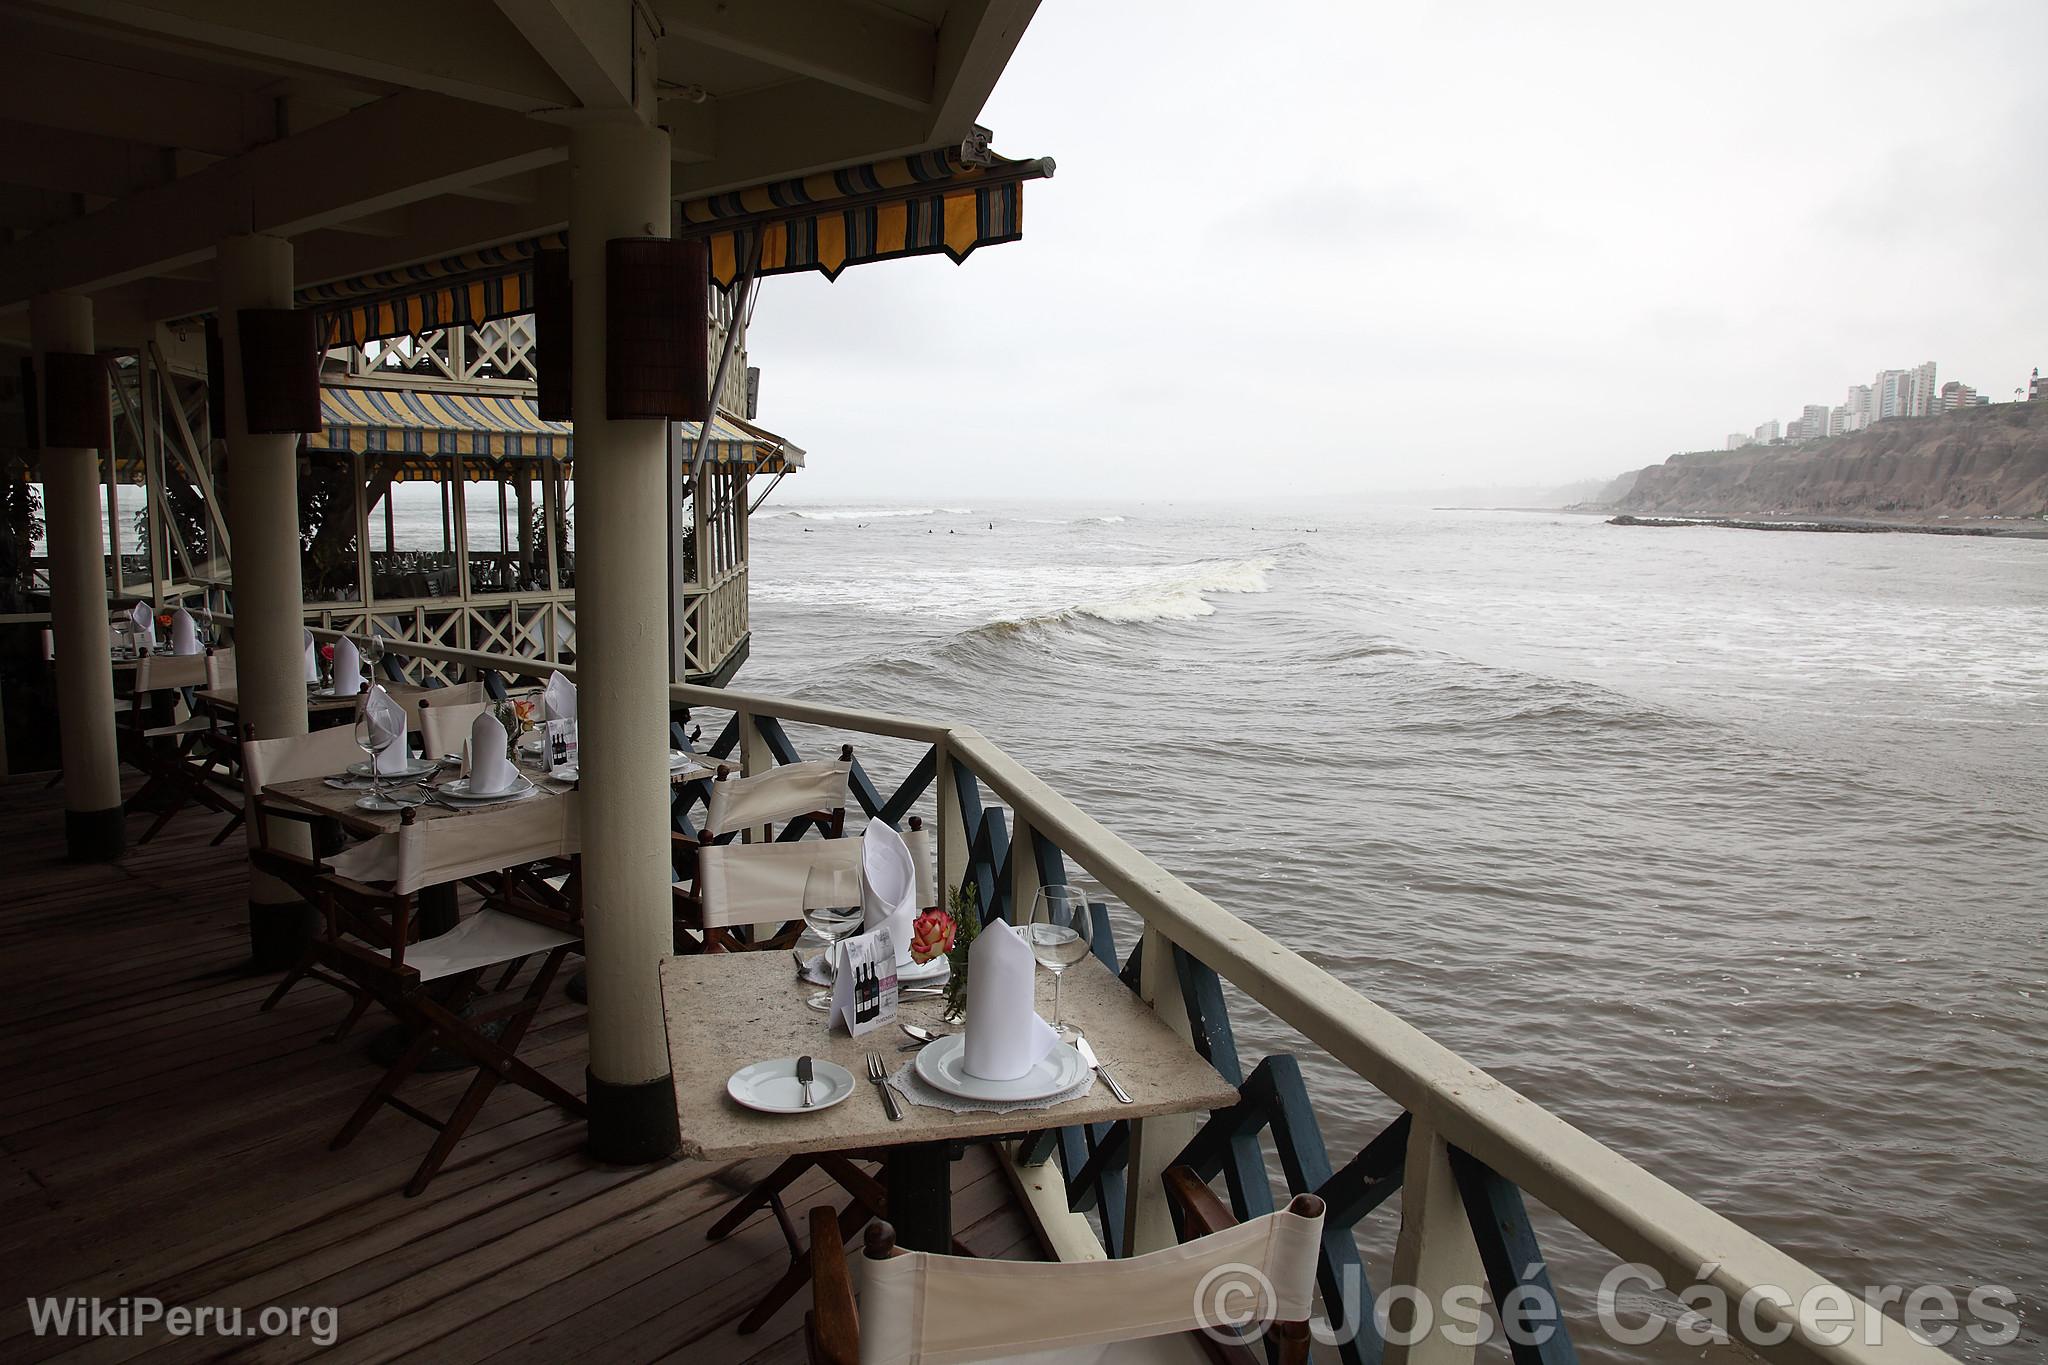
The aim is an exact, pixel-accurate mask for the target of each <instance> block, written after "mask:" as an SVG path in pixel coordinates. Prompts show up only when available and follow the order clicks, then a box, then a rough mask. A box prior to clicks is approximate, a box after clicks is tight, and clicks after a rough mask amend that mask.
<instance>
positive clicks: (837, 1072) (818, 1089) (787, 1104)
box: [725, 1057, 853, 1114]
mask: <svg viewBox="0 0 2048 1365" xmlns="http://www.w3.org/2000/svg"><path fill="white" fill-rule="evenodd" d="M796 1063H797V1059H796V1058H794V1057H777V1058H776V1059H775V1060H774V1061H770V1062H755V1063H754V1064H753V1065H752V1066H743V1067H741V1068H740V1069H739V1070H738V1071H735V1072H733V1073H732V1078H731V1079H730V1080H728V1081H727V1082H726V1083H725V1093H726V1094H728V1095H730V1096H732V1097H733V1100H734V1101H735V1102H736V1103H739V1104H743V1105H745V1106H746V1107H747V1108H749V1109H758V1110H760V1111H761V1112H762V1113H764V1114H814V1113H816V1112H817V1111H818V1110H820V1109H830V1108H831V1107H832V1106H833V1105H835V1104H837V1103H839V1102H840V1101H841V1100H843V1099H845V1098H846V1097H847V1096H848V1095H851V1094H852V1093H853V1073H852V1072H851V1071H848V1070H847V1069H846V1068H845V1067H843V1066H841V1065H839V1064H838V1063H837V1062H828V1061H826V1060H824V1059H823V1058H822V1057H814V1058H812V1059H811V1106H810V1108H808V1109H806V1108H805V1107H804V1088H803V1084H802V1082H800V1081H798V1080H797V1078H796Z"/></svg>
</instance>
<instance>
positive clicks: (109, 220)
mask: <svg viewBox="0 0 2048 1365" xmlns="http://www.w3.org/2000/svg"><path fill="white" fill-rule="evenodd" d="M565 139H566V133H565V131H564V130H563V129H561V128H558V127H554V126H552V125H549V124H546V123H541V122H538V121H536V120H533V119H527V118H521V117H519V116H517V115H514V114H507V113H503V112H501V111H497V110H491V109H485V108H481V107H479V106H477V105H474V104H468V103H464V102H462V101H460V100H453V99H449V98H448V97H446V96H443V95H434V94H428V93H427V92H425V91H418V90H409V91H406V92H404V93H402V94H397V95H393V96H390V97H389V98H387V99H382V100H378V101H377V102H375V103H374V104H367V105H364V106H363V107H362V108H360V109H356V110H353V111H351V112H350V113H347V114H344V115H342V116H341V117H340V118H336V119H332V120H330V121H328V122H326V123H323V124H320V125H319V126H318V127H315V128H313V129H310V130H309V131H307V132H305V133H301V134H299V135H298V136H296V137H290V138H283V139H280V140H279V141H276V142H270V143H266V144H264V145H263V146H260V147H257V148H255V149H254V150H252V151H249V152H246V153H244V154H243V155H241V156H238V157H231V158H229V159H227V160H224V161H220V162H216V163H215V164H213V165H211V166H208V167H206V168H205V169H203V170H200V171H198V172H196V173H194V174H192V175H189V176H186V177H185V178H184V179H182V180H177V181H173V182H172V183H170V184H168V185H161V186H158V187H156V188H154V189H147V190H143V191H141V192H139V193H137V194H134V195H131V196H130V197H128V198H127V199H124V200H122V201H120V202H119V203H117V204H115V205H113V206H112V207H110V208H107V209H104V210H102V211H100V212H98V213H93V214H89V215H87V216H86V217H83V218H80V219H76V220H74V221H72V222H69V223H65V224H63V225H61V226H60V227H57V228H53V229H51V230H48V231H46V232H43V233H40V234H38V235H37V236H35V237H31V238H28V239H25V240H23V241H20V242H16V243H14V244H12V245H10V246H9V247H7V248H6V249H4V250H0V304H5V303H9V302H13V301H16V300H19V299H22V298H26V297H28V296H30V295H33V294H37V293H42V292H45V291H49V290H64V289H97V288H103V287H105V286H107V285H110V284H118V283H121V282H124V281H127V280H134V279H140V278H144V277H146V276H150V275H154V274H157V273H159V272H160V271H161V270H164V269H167V268H174V267H178V266H183V265H189V264H191V263H192V262H193V261H195V260H199V259H203V258H205V257H206V256H208V255H210V254H211V253H212V251H213V248H214V246H215V244H217V243H218V242H219V240H220V239H221V238H222V237H225V236H228V235H231V234H234V233H245V232H263V233H272V234H275V235H278V236H285V237H289V236H295V235H297V234H299V233H303V232H310V231H312V230H314V229H316V228H324V227H333V226H336V225H339V224H343V223H347V222H349V221H351V220H354V219H360V218H362V217H363V216H364V215H366V214H375V213H381V212H383V211H385V210H387V209H392V208H397V207H399V206H401V205H404V204H410V203H414V202H416V201H418V200H422V199H429V198H432V197H434V196H436V195H441V194H445V193H447V192H448V191H449V190H451V189H455V188H459V187H461V186H465V185H471V184H476V183H479V182H483V181H490V180H496V179H500V178H502V177H505V176H508V175H514V174H517V173H518V172H521V171H527V170H533V169H536V168H538V167H541V166H546V165H551V164H554V163H556V162H560V161H562V160H564V159H565V158H566V157H567V155H568V152H567V146H566V141H565ZM390 259H394V260H395V259H398V258H397V257H396V256H395V255H394V256H392V257H390Z"/></svg>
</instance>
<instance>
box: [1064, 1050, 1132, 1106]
mask: <svg viewBox="0 0 2048 1365" xmlns="http://www.w3.org/2000/svg"><path fill="white" fill-rule="evenodd" d="M1074 1050H1075V1051H1076V1052H1079V1053H1080V1054H1081V1060H1082V1061H1083V1062H1085V1063H1087V1066H1088V1069H1089V1070H1090V1071H1093V1072H1094V1073H1095V1074H1096V1075H1098V1076H1100V1077H1102V1083H1103V1084H1104V1085H1106V1086H1108V1087H1109V1093H1110V1094H1112V1095H1114V1096H1116V1102H1117V1103H1118V1104H1133V1103H1136V1101H1134V1100H1132V1098H1131V1097H1130V1095H1129V1094H1128V1093H1127V1092H1126V1091H1125V1090H1124V1088H1123V1087H1122V1086H1120V1085H1118V1084H1117V1083H1116V1077H1114V1076H1112V1075H1110V1074H1109V1068H1108V1067H1106V1066H1104V1065H1103V1064H1102V1063H1101V1062H1098V1061H1096V1060H1095V1049H1094V1048H1092V1047H1090V1046H1088V1040H1087V1039H1086V1038H1084V1037H1082V1036H1081V1035H1080V1034H1078V1033H1077V1034H1075V1035H1074Z"/></svg>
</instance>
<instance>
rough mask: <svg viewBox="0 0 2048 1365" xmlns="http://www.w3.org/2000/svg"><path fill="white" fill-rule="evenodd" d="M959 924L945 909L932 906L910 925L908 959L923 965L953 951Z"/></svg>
mask: <svg viewBox="0 0 2048 1365" xmlns="http://www.w3.org/2000/svg"><path fill="white" fill-rule="evenodd" d="M959 929H960V926H959V925H957V924H955V923H954V922H953V917H952V916H951V915H949V914H947V913H946V912H945V911H943V910H940V909H937V908H933V909H930V910H927V911H925V912H924V913H923V914H921V915H919V916H918V917H917V919H916V920H915V921H913V922H912V924H911V926H910V960H911V961H912V962H915V963H918V964H919V965H923V964H924V963H927V962H930V961H931V960H932V959H933V958H935V957H940V956H943V955H944V954H946V953H950V952H952V951H953V940H954V939H955V937H957V936H958V934H959Z"/></svg>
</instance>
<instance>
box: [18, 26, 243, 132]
mask: <svg viewBox="0 0 2048 1365" xmlns="http://www.w3.org/2000/svg"><path fill="white" fill-rule="evenodd" d="M273 104H274V101H272V100H270V99H267V98H264V97H261V96H249V95H242V94H238V93H236V92H234V91H230V90H222V89H220V88H218V87H216V86H210V85H202V84H200V83H199V82H197V81H185V80H179V79H177V78H176V77H172V76H159V75H154V74H152V73H150V72H147V71H136V70H132V69H130V68H127V67H120V66H114V65H111V64H108V63H104V62H92V61H83V60H80V59H79V58H76V57H67V56H65V55H63V54H62V53H57V52H43V51H37V50H36V49H34V48H32V47H29V46H26V45H24V44H21V43H16V42H4V43H0V118H6V119H12V120H15V121H18V122H21V123H29V124H35V125H38V126H40V127H49V128H58V129H62V130H64V131H66V132H72V133H86V134H90V135H93V136H96V137H112V138H119V139H122V140H123V141H127V142H141V143H147V144H151V145H154V146H158V147H186V148H191V149H192V150H194V151H201V152H210V153H213V154H215V155H219V156H228V155H232V154H234V153H236V152H240V151H243V150H245V149H246V148H247V147H248V146H249V145H250V144H251V143H254V142H260V141H262V140H264V139H266V138H270V137H275V136H276V134H277V126H276V111H275V109H274V108H273Z"/></svg>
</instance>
